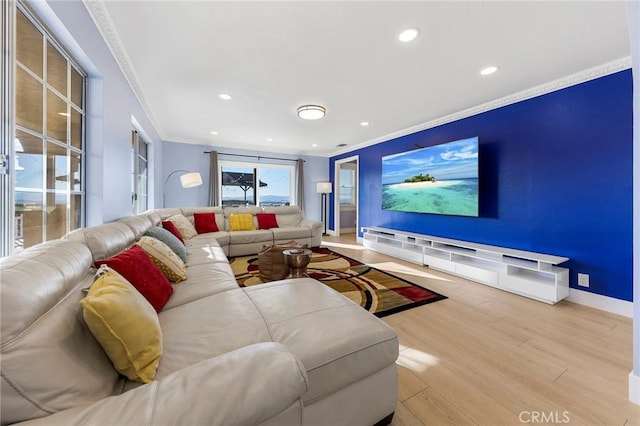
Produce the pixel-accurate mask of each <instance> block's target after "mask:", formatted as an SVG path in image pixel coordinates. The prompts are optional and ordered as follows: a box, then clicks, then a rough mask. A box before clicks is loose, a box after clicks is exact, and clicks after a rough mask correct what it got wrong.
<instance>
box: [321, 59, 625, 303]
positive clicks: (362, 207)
mask: <svg viewBox="0 0 640 426" xmlns="http://www.w3.org/2000/svg"><path fill="white" fill-rule="evenodd" d="M632 94H633V83H632V75H631V70H626V71H622V72H618V73H615V74H612V75H609V76H606V77H602V78H598V79H596V80H592V81H589V82H585V83H582V84H579V85H575V86H572V87H569V88H565V89H562V90H558V91H556V92H552V93H549V94H546V95H542V96H539V97H536V98H533V99H529V100H526V101H522V102H518V103H515V104H512V105H508V106H505V107H502V108H498V109H495V110H491V111H488V112H485V113H482V114H478V115H475V116H472V117H469V118H465V119H462V120H458V121H455V122H452V123H448V124H445V125H442V126H438V127H435V128H432V129H427V130H423V131H420V132H417V133H413V134H410V135H407V136H403V137H400V138H397V139H393V140H390V141H387V142H382V143H379V144H376V145H373V146H370V147H366V148H363V149H359V150H356V151H352V152H349V153H346V154H343V155H340V156H336V157H332V158H331V160H330V169H329V170H330V174H331V180H332V181H333V179H334V176H333V170H334V163H335V161H336V160H339V159H341V158H344V157H349V156H352V155H356V154H357V155H359V161H360V179H359V188H360V190H359V194H360V195H359V209H358V212H359V226H381V227H387V228H393V229H398V230H405V231H411V232H419V233H423V234H429V235H436V236H442V237H449V238H455V239H460V240H466V241H473V242H478V243H485V244H492V245H498V246H503V247H511V248H516V249H521V250H529V251H536V252H541V253H548V254H554V255H558V256H566V257H569V258H571V260H570V261H569V262H567V263H564V264H563V265H562V266H564V267H568V268H570V270H571V273H570V280H569V281H570V286H571V287H574V288H580V289H581V290H585V291H591V292H593V293H597V294H601V295H605V296H610V297H614V298H617V299H622V300H627V301H632V300H633V287H632V254H633V247H632V237H633V235H632V222H633V187H632V183H633V163H632V155H633V105H632V101H633V100H632ZM471 136H478V137H479V140H480V148H479V161H480V167H479V173H480V217H479V218H470V217H457V216H440V215H433V214H420V213H402V212H392V211H383V210H382V209H381V188H382V185H381V179H380V178H381V168H382V163H381V158H382V156H385V155H388V154H394V153H398V152H402V151H406V150H411V149H415V145H416V144H418V145H420V146H430V145H436V144H440V143H445V142H449V141H454V140H458V139H462V138H467V137H471ZM331 210H332V211H333V199H332V204H331ZM330 218H333V213H332V214H331V215H330ZM330 228H331V229H333V224H332V223H330ZM578 273H586V274H589V276H590V287H589V288H583V287H578V286H577V274H578Z"/></svg>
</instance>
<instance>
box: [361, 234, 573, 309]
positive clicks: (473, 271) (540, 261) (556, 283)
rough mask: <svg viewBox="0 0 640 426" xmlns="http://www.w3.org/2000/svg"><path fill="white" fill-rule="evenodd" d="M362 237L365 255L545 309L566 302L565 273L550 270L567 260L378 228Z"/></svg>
mask: <svg viewBox="0 0 640 426" xmlns="http://www.w3.org/2000/svg"><path fill="white" fill-rule="evenodd" d="M362 235H363V245H364V246H365V247H367V248H369V249H371V250H375V251H377V252H380V253H384V254H388V255H390V256H394V257H397V258H400V259H403V260H407V261H409V262H413V263H417V264H419V265H428V266H429V267H430V268H433V269H437V270H441V271H443V272H447V273H450V274H454V275H458V276H460V277H463V278H466V279H469V280H472V281H476V282H479V283H482V284H485V285H489V286H491V287H495V288H499V289H501V290H505V291H509V292H512V293H517V294H519V295H522V296H525V297H529V298H532V299H536V300H539V301H542V302H546V303H550V304H553V303H556V302H558V301H560V300H562V299H564V298H566V297H568V296H569V270H568V269H567V268H561V267H559V266H556V265H559V264H560V263H563V262H566V261H567V260H569V258H568V257H561V256H552V255H549V254H542V253H535V252H530V251H524V250H516V249H511V248H506V247H497V246H490V245H486V244H477V243H471V242H468V241H460V240H452V239H449V238H441V237H434V236H430V235H423V234H416V233H412V232H405V231H395V230H392V229H387V228H378V227H362Z"/></svg>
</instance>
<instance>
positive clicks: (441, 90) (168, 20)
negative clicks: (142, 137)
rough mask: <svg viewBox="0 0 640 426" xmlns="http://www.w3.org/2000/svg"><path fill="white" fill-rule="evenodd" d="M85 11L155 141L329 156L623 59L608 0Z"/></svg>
mask: <svg viewBox="0 0 640 426" xmlns="http://www.w3.org/2000/svg"><path fill="white" fill-rule="evenodd" d="M85 5H86V6H87V9H88V10H89V12H90V14H91V15H92V17H93V19H94V21H95V22H96V23H97V24H98V27H99V29H100V31H101V32H102V34H103V36H104V37H105V40H106V41H107V43H108V44H109V46H110V48H111V50H112V52H114V55H115V56H116V59H117V60H118V62H119V63H120V66H121V68H122V69H123V71H124V72H125V75H126V76H127V78H128V79H129V82H130V83H131V86H132V87H133V88H134V90H135V92H136V94H137V96H138V98H139V99H140V100H141V102H142V103H143V106H144V107H145V109H146V111H147V112H148V114H149V115H150V117H151V119H152V121H153V123H154V125H155V126H156V130H157V131H158V133H159V134H160V137H161V138H162V139H163V140H165V141H171V142H184V143H197V144H203V145H212V146H218V147H233V148H244V149H249V150H252V151H256V152H258V153H260V152H270V153H271V152H281V153H296V154H306V155H320V156H327V155H335V154H338V153H341V152H346V151H350V150H352V149H354V148H357V147H361V146H366V145H370V144H372V143H375V142H379V141H382V140H387V139H389V138H391V137H395V136H399V135H402V134H407V133H410V132H412V131H415V130H417V129H418V130H419V129H422V128H427V127H430V126H433V125H436V124H441V123H443V122H446V121H451V120H452V119H455V118H461V117H462V116H464V114H465V112H467V113H468V112H472V111H476V112H477V111H480V110H483V109H484V110H486V109H489V108H490V107H495V106H499V105H502V104H506V103H509V102H513V101H516V100H520V99H521V98H526V97H531V96H534V95H536V94H540V93H543V92H545V91H550V90H553V89H555V88H557V87H561V86H566V85H570V84H574V83H575V82H579V81H584V80H587V79H589V78H594V77H597V76H599V75H606V74H607V73H610V72H614V71H618V70H620V69H624V68H628V67H630V63H631V61H630V58H629V55H630V47H629V36H628V32H627V20H626V19H627V17H626V10H625V3H624V2H616V1H605V2H593V1H587V2H581V1H580V2H578V1H566V2H526V1H507V2H480V1H476V2H453V1H448V2H433V1H421V2H417V1H413V2H398V1H367V2H365V1H355V2H347V1H323V2H316V1H295V0H294V1H282V2H271V1H254V2H244V1H243V2H240V1H224V2H218V1H112V0H107V1H98V2H94V1H87V0H85ZM408 27H416V28H418V29H419V30H420V35H419V37H418V38H417V39H415V40H414V41H412V42H409V43H402V42H400V41H399V40H398V34H399V33H400V32H401V31H402V30H403V29H406V28H408ZM490 65H495V66H497V67H499V69H498V71H497V72H496V73H494V74H492V75H489V76H482V75H480V73H479V71H480V70H481V69H483V68H485V67H487V66H490ZM577 74H579V75H577ZM558 80H560V81H558ZM545 85H546V86H545ZM221 93H227V94H230V95H231V96H232V99H231V100H226V101H225V100H222V99H220V98H219V96H218V95H219V94H221ZM505 97H506V98H505ZM304 104H320V105H323V106H325V107H326V109H327V115H326V117H325V118H323V119H321V120H315V121H306V120H302V119H300V118H299V117H297V115H296V110H297V108H298V107H299V106H301V105H304ZM467 115H470V114H467ZM363 121H366V122H369V123H370V124H369V125H368V126H361V125H360V123H361V122H363ZM212 131H215V132H217V134H215V135H214V134H211V132H212ZM339 144H346V147H338V145H339Z"/></svg>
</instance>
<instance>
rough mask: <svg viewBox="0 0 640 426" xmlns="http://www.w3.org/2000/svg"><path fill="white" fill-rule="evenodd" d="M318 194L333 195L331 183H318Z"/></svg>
mask: <svg viewBox="0 0 640 426" xmlns="http://www.w3.org/2000/svg"><path fill="white" fill-rule="evenodd" d="M316 192H317V193H320V194H331V182H318V183H316Z"/></svg>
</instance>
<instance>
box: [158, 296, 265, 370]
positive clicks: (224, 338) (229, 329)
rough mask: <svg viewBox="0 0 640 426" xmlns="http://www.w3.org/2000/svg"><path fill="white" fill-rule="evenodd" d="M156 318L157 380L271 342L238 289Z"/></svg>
mask: <svg viewBox="0 0 640 426" xmlns="http://www.w3.org/2000/svg"><path fill="white" fill-rule="evenodd" d="M178 285H181V284H178ZM158 318H159V319H160V326H161V327H162V334H163V339H164V354H163V356H162V361H161V362H160V366H159V368H158V372H157V374H156V379H157V380H161V379H162V378H163V377H166V376H167V375H169V374H171V373H173V372H175V371H178V370H181V369H183V368H185V367H188V366H190V365H193V364H195V363H197V362H200V361H203V360H206V359H208V358H211V357H214V356H217V355H220V354H224V353H226V352H230V351H232V350H234V349H239V348H241V347H243V346H247V345H250V344H253V343H260V342H270V341H271V338H270V336H269V332H268V330H267V328H266V327H265V323H264V320H263V319H262V316H261V315H260V312H259V311H258V310H257V309H256V307H255V306H254V304H253V303H252V302H251V300H250V299H249V298H248V297H247V295H246V294H245V293H244V292H243V291H242V289H240V288H235V289H233V290H228V291H225V292H221V293H218V294H214V295H212V296H208V297H203V298H201V299H198V300H194V301H192V302H190V303H188V304H186V305H181V306H177V307H174V308H173V309H167V310H164V311H162V312H160V313H159V314H158ZM195 324H197V326H194V325H195ZM265 368H268V367H266V366H265ZM255 378H257V377H255Z"/></svg>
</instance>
